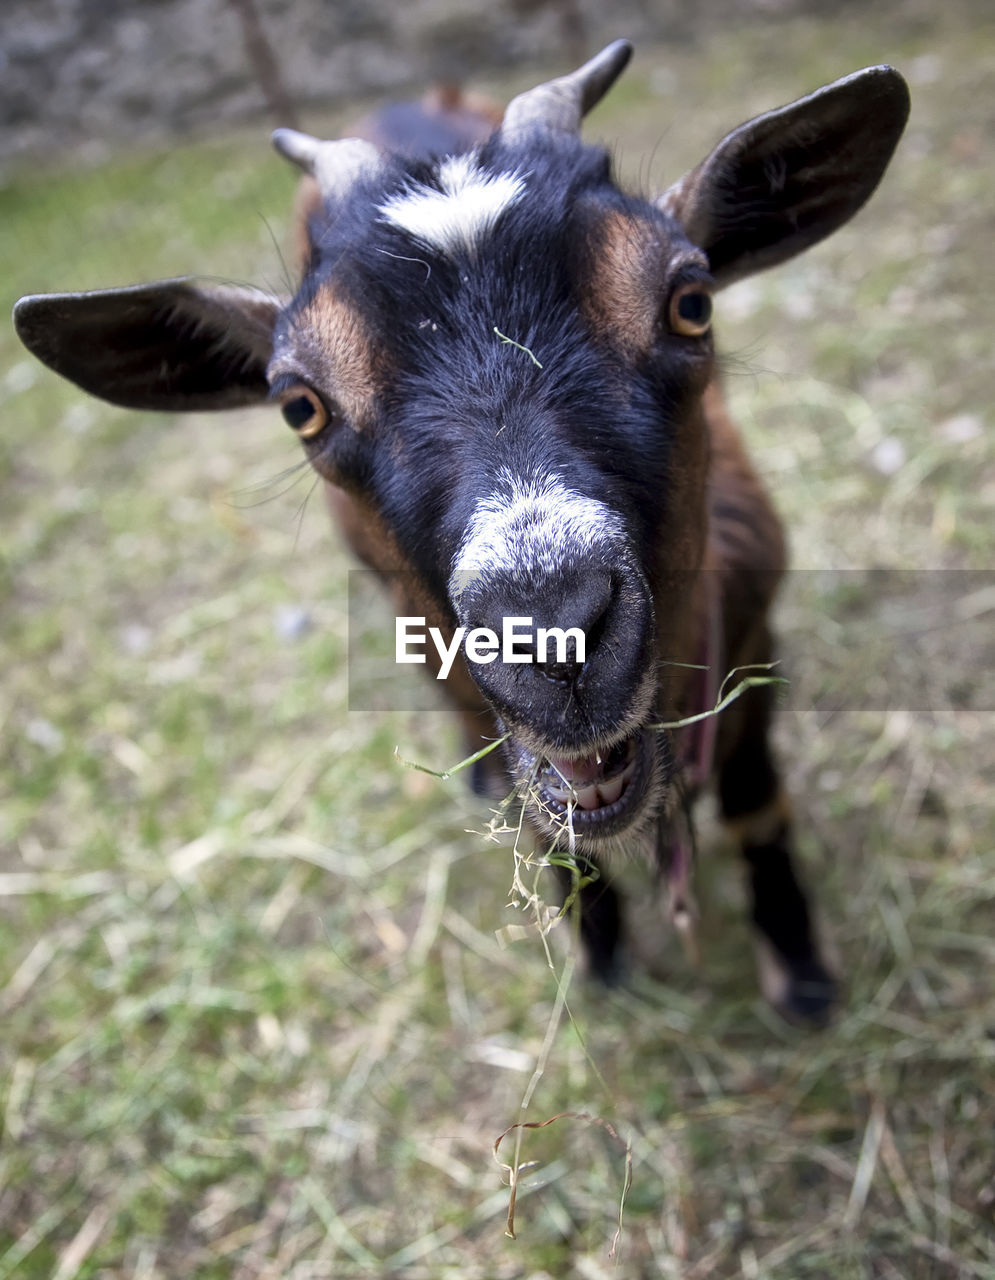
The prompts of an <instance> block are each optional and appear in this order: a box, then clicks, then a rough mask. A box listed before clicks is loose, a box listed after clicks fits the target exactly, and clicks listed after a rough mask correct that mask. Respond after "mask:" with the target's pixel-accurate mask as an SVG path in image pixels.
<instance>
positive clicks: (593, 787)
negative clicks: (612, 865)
mask: <svg viewBox="0 0 995 1280" xmlns="http://www.w3.org/2000/svg"><path fill="white" fill-rule="evenodd" d="M519 753H520V755H519V775H520V776H521V777H523V778H525V779H527V780H528V783H529V789H530V791H531V792H532V793H533V796H534V802H535V804H536V806H537V807H538V808H539V810H540V812H541V813H542V814H543V816H544V817H545V818H546V820H547V821H548V822H550V823H552V824H553V825H555V826H562V827H566V826H570V827H571V828H572V829H573V830H574V831H575V832H577V833H578V834H579V833H581V832H585V833H590V834H592V835H608V834H609V833H610V832H614V831H618V830H621V829H622V828H623V827H625V826H628V825H629V823H630V822H631V821H632V819H633V818H634V817H635V816H636V815H637V814H638V812H639V811H640V809H641V806H642V801H643V799H644V797H645V795H646V792H647V788H648V786H649V781H650V778H651V776H652V772H653V760H654V754H655V753H654V743H653V735H652V734H650V733H648V732H646V731H645V730H643V729H639V730H637V731H636V732H635V733H633V734H631V735H630V736H629V737H628V738H625V739H623V740H622V741H621V742H618V743H616V744H615V745H614V746H613V747H611V748H610V749H608V750H606V751H605V752H603V753H602V752H599V751H593V752H590V753H587V754H584V755H573V756H561V755H557V754H551V755H548V756H541V755H540V756H535V755H533V754H532V753H530V752H527V751H526V750H525V749H524V748H522V747H520V746H519Z"/></svg>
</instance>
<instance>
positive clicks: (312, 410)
mask: <svg viewBox="0 0 995 1280" xmlns="http://www.w3.org/2000/svg"><path fill="white" fill-rule="evenodd" d="M280 411H281V413H282V414H283V420H284V422H286V424H287V426H288V427H290V428H291V429H292V430H293V431H296V432H297V434H298V435H299V436H300V437H301V439H302V440H310V439H311V438H312V437H313V436H316V435H318V433H319V432H321V431H324V429H325V427H327V426H328V420H329V413H328V410H327V409H326V408H325V406H324V404H323V403H322V401H321V399H320V398H319V396H318V395H317V393H316V392H314V391H312V390H311V388H310V387H305V386H297V387H293V388H292V389H291V390H290V391H289V392H287V394H286V395H284V396H283V397H282V402H281V405H280Z"/></svg>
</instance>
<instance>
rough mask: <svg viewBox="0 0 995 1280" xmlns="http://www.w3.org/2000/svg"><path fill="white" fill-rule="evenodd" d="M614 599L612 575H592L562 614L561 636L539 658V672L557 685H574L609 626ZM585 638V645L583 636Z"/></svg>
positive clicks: (537, 656) (563, 608) (537, 659)
mask: <svg viewBox="0 0 995 1280" xmlns="http://www.w3.org/2000/svg"><path fill="white" fill-rule="evenodd" d="M612 598H613V583H612V579H611V576H610V575H609V574H589V575H587V576H586V578H585V580H584V583H583V585H582V588H581V589H580V590H578V591H576V592H575V593H574V594H573V595H572V597H571V598H570V600H569V602H568V603H567V604H566V605H565V606H564V607H562V609H561V610H560V613H559V618H558V621H559V622H560V624H561V625H560V628H559V631H560V634H559V636H558V637H557V638H556V640H555V643H554V642H553V640H552V638H551V637H549V638H547V643H546V649H545V653H543V652H542V651H541V650H540V652H538V653H537V655H536V661H537V664H538V666H539V670H540V672H541V674H542V675H543V676H545V678H546V679H547V680H550V681H552V682H553V683H554V684H572V683H573V682H574V681H575V680H576V679H577V678H578V676H579V675H580V673H581V671H582V669H583V667H584V664H585V663H586V662H588V661H590V659H591V657H592V656H593V654H594V652H595V650H596V649H597V647H598V645H599V644H600V642H601V640H602V638H603V636H604V634H605V631H606V630H607V627H608V618H609V614H610V612H611V604H612ZM580 636H583V642H582V643H581V642H580V639H579V637H580Z"/></svg>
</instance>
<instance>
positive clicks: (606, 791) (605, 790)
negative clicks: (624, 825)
mask: <svg viewBox="0 0 995 1280" xmlns="http://www.w3.org/2000/svg"><path fill="white" fill-rule="evenodd" d="M624 786H625V778H624V777H623V776H622V775H621V774H619V775H618V776H617V777H615V778H608V779H607V780H606V781H605V782H599V783H598V795H599V796H600V797H601V803H602V804H614V803H615V801H616V800H617V799H618V798H619V796H620V795H621V794H622V789H623V788H624Z"/></svg>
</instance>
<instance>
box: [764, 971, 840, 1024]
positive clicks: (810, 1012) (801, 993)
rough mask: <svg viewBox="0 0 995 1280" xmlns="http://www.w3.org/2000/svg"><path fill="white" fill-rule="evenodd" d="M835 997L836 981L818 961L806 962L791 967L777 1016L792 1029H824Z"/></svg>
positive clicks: (836, 993)
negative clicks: (788, 1023) (790, 1024)
mask: <svg viewBox="0 0 995 1280" xmlns="http://www.w3.org/2000/svg"><path fill="white" fill-rule="evenodd" d="M838 996H839V984H838V983H837V982H836V979H835V978H834V977H833V976H832V974H830V973H829V972H828V970H826V969H825V968H823V966H822V965H821V964H820V963H819V961H818V960H810V961H808V962H807V963H805V964H804V965H797V966H795V968H794V970H793V972H792V974H791V978H790V980H789V982H788V987H787V991H786V993H785V997H784V1000H783V1002H782V1003H781V1005H780V1006H778V1012H779V1013H780V1014H781V1016H782V1017H784V1018H786V1019H787V1020H788V1022H792V1023H794V1024H795V1025H796V1026H802V1027H813V1028H815V1027H824V1026H825V1025H826V1024H827V1023H828V1022H829V1019H830V1017H831V1016H832V1013H833V1009H834V1008H835V1006H836V1002H837V998H838Z"/></svg>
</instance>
